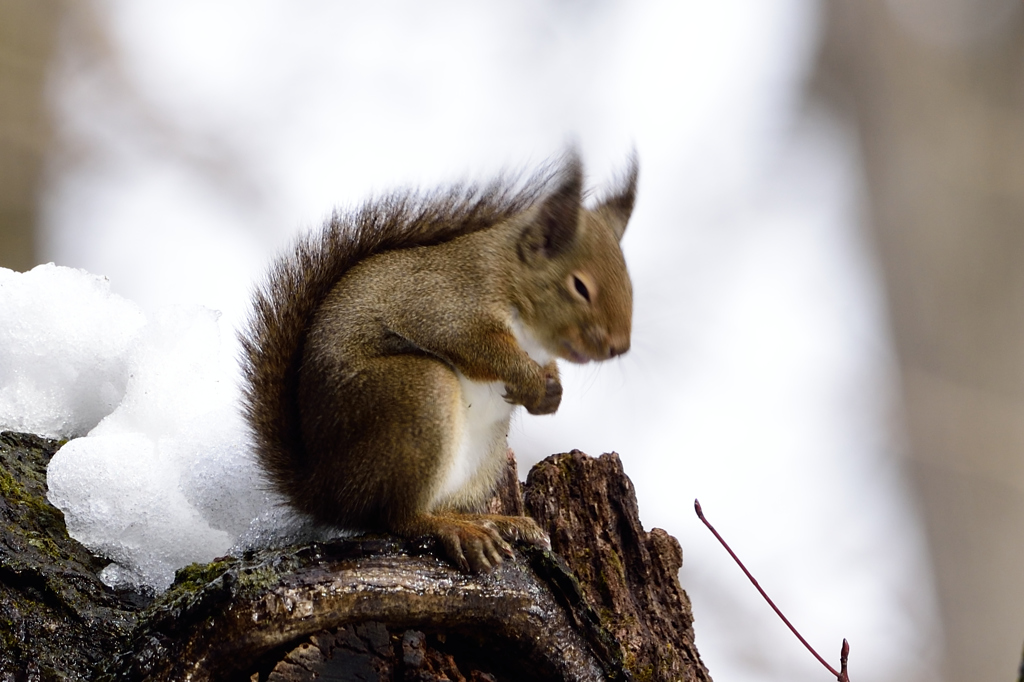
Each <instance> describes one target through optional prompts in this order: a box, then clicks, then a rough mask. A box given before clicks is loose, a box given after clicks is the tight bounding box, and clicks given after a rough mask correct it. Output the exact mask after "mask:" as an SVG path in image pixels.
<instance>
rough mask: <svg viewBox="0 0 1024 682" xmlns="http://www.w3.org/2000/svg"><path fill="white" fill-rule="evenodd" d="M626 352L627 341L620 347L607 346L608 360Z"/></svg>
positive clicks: (627, 348)
mask: <svg viewBox="0 0 1024 682" xmlns="http://www.w3.org/2000/svg"><path fill="white" fill-rule="evenodd" d="M628 350H629V341H627V342H626V343H624V344H622V345H618V346H614V345H613V346H609V347H608V358H609V359H611V358H614V357H615V356H617V355H622V354H623V353H625V352H626V351H628Z"/></svg>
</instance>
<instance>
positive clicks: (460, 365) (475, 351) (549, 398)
mask: <svg viewBox="0 0 1024 682" xmlns="http://www.w3.org/2000/svg"><path fill="white" fill-rule="evenodd" d="M402 326H404V325H401V324H398V325H395V326H394V327H393V328H392V329H391V332H392V333H393V334H395V335H396V336H399V337H401V338H402V339H403V340H404V341H405V342H407V343H408V344H411V346H413V347H415V348H417V349H419V350H420V351H422V352H426V353H429V354H430V355H434V356H437V357H439V358H440V359H442V360H443V361H445V362H446V363H448V364H449V365H451V366H452V367H454V368H455V369H457V370H459V371H460V372H461V373H462V374H463V375H464V376H465V377H466V378H467V379H470V380H471V381H480V382H489V381H500V382H502V383H503V384H505V398H506V400H508V401H509V402H511V403H513V404H516V405H523V406H525V407H526V409H527V410H528V411H529V412H531V413H533V414H549V413H551V412H554V411H555V410H556V409H557V408H558V404H559V402H560V399H561V395H562V387H561V384H560V383H559V381H558V368H557V366H556V365H555V363H554V361H551V362H549V363H547V364H546V365H543V366H542V365H540V364H539V363H537V362H536V361H535V360H533V358H531V357H530V356H529V355H528V354H527V353H526V351H524V350H523V349H522V348H521V347H520V345H519V343H518V341H517V340H516V337H515V335H514V334H513V333H512V332H511V330H509V329H508V328H507V327H505V326H503V325H502V324H501V323H500V322H497V321H491V322H485V321H482V320H476V321H475V324H473V325H472V327H471V328H470V329H468V330H467V331H464V332H463V333H460V334H457V335H452V334H449V333H437V334H430V335H425V334H424V329H425V327H423V326H419V327H418V329H417V330H416V332H413V330H412V329H402V328H401V327H402Z"/></svg>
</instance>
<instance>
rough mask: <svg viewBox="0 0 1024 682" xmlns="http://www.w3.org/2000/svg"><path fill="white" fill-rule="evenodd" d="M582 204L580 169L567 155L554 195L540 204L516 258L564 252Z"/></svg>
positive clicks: (573, 157) (572, 156) (573, 156)
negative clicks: (518, 256)
mask: <svg viewBox="0 0 1024 682" xmlns="http://www.w3.org/2000/svg"><path fill="white" fill-rule="evenodd" d="M582 202H583V165H582V164H581V163H580V157H579V155H577V154H576V153H575V152H570V153H569V155H568V158H567V159H566V163H565V166H564V167H563V169H562V172H561V179H560V181H559V183H558V186H557V187H556V188H555V190H554V191H553V192H551V193H550V194H549V195H548V196H546V197H544V199H542V200H541V202H540V205H539V206H538V207H537V213H536V215H535V216H534V218H533V220H531V221H530V224H529V225H527V226H526V228H525V229H524V230H523V234H522V236H521V237H520V239H519V255H520V256H521V257H522V259H523V260H524V261H526V262H531V261H532V260H534V259H535V258H537V257H538V256H539V257H543V258H550V257H552V256H555V255H557V254H559V253H561V252H563V251H565V249H567V248H568V247H569V245H570V244H572V242H573V240H574V239H575V238H576V231H577V229H578V225H579V220H580V205H581V204H582Z"/></svg>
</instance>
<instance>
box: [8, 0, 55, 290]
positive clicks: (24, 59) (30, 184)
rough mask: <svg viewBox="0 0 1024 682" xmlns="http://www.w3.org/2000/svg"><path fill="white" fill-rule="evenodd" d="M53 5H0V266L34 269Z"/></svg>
mask: <svg viewBox="0 0 1024 682" xmlns="http://www.w3.org/2000/svg"><path fill="white" fill-rule="evenodd" d="M60 8H61V3H60V2H59V1H58V0H0V267H5V268H12V269H15V270H27V269H29V268H31V267H32V266H33V265H35V264H36V248H37V245H36V241H35V236H34V235H35V229H36V223H37V221H38V210H37V203H38V198H39V190H40V186H41V184H42V174H43V158H44V153H45V151H46V146H47V144H48V142H49V139H50V132H49V127H50V126H49V119H48V113H47V106H46V92H45V91H46V78H47V73H48V69H49V66H50V62H51V60H52V57H53V54H54V51H55V47H56V34H57V22H58V20H59V18H60Z"/></svg>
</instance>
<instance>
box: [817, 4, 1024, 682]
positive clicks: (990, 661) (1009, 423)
mask: <svg viewBox="0 0 1024 682" xmlns="http://www.w3.org/2000/svg"><path fill="white" fill-rule="evenodd" d="M1022 7H1024V6H1022V5H1021V3H1020V2H1019V0H985V1H976V2H971V3H968V2H966V1H965V0H946V1H945V2H941V3H940V2H933V3H928V2H923V1H922V0H888V1H886V0H837V1H835V2H831V3H829V4H828V5H827V8H828V12H829V15H828V23H827V26H828V28H827V35H826V41H825V49H824V51H823V55H822V59H821V63H820V68H819V74H818V75H819V84H820V85H822V86H823V87H824V88H825V89H826V91H830V92H831V94H833V95H837V96H838V97H839V98H840V100H846V103H847V104H850V105H851V108H852V111H853V112H854V114H855V116H856V121H857V124H858V127H859V132H860V138H861V143H862V152H863V156H864V161H865V168H866V176H867V186H868V192H869V203H870V222H871V224H872V227H873V229H874V235H875V241H876V243H877V246H878V249H879V253H880V257H881V263H882V267H883V272H884V277H885V281H886V285H887V288H888V296H889V306H890V314H891V319H892V328H893V331H894V333H895V340H896V347H897V353H898V356H899V363H900V368H901V374H902V390H903V398H904V405H905V407H904V409H905V412H906V415H905V416H906V422H907V426H908V430H909V438H910V443H909V445H910V453H909V455H910V474H911V477H912V480H913V481H914V483H915V485H916V489H917V492H918V495H919V500H920V503H921V507H922V510H923V513H924V518H925V522H926V526H927V531H928V537H929V542H930V545H931V551H932V556H933V560H934V566H935V576H936V580H937V587H938V591H939V601H940V608H941V610H942V617H943V625H944V629H945V652H946V665H945V670H946V671H947V672H946V679H947V680H948V682H975V681H977V680H991V681H995V680H1011V679H1013V678H1014V673H1015V670H1016V667H1017V663H1018V661H1019V656H1020V646H1021V641H1022V640H1024V580H1022V579H1021V575H1022V574H1021V566H1022V565H1024V68H1022V67H1024V23H1022V19H1021V17H1022V13H1024V12H1022V11H1021V10H1022Z"/></svg>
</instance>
